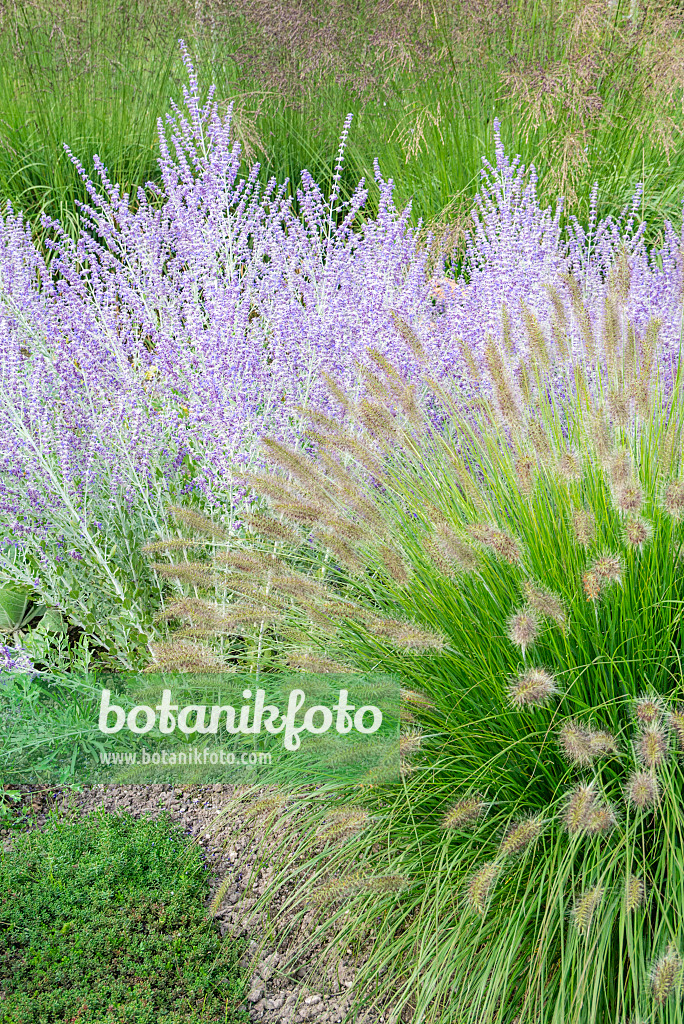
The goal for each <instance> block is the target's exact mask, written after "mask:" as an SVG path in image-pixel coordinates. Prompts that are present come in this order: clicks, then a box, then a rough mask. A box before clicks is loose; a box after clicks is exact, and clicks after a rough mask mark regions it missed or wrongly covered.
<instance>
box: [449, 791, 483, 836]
mask: <svg viewBox="0 0 684 1024" xmlns="http://www.w3.org/2000/svg"><path fill="white" fill-rule="evenodd" d="M486 810H487V804H486V803H485V801H484V800H483V798H482V797H481V796H480V795H479V794H475V795H474V796H468V797H465V799H463V800H458V801H457V802H456V803H455V804H454V805H453V807H451V808H450V809H449V810H448V811H447V812H446V814H445V815H444V817H443V818H442V827H443V828H463V827H464V826H465V825H474V824H475V822H476V821H477V820H478V819H479V818H481V817H482V816H483V814H484V813H485V811H486Z"/></svg>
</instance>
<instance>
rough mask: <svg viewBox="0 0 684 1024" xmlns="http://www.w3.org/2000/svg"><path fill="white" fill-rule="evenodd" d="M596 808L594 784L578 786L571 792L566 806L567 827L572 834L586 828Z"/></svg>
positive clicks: (565, 818)
mask: <svg viewBox="0 0 684 1024" xmlns="http://www.w3.org/2000/svg"><path fill="white" fill-rule="evenodd" d="M595 809H596V792H595V790H594V788H593V787H592V786H586V785H581V786H577V787H576V788H575V789H573V790H572V792H571V793H570V794H569V796H568V799H567V806H566V808H565V814H564V821H565V827H566V828H567V830H568V832H570V834H571V835H575V834H576V833H577V832H582V831H584V830H585V829H586V827H587V824H588V823H589V822H590V820H591V815H592V813H593V812H594V810H595Z"/></svg>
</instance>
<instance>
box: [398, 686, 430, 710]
mask: <svg viewBox="0 0 684 1024" xmlns="http://www.w3.org/2000/svg"><path fill="white" fill-rule="evenodd" d="M400 696H401V699H402V701H403V702H404V704H409V705H411V706H412V707H414V708H418V709H419V710H422V709H425V710H427V709H432V708H434V706H435V705H434V704H433V703H432V701H431V700H430V698H429V697H426V696H425V694H424V693H418V692H417V691H416V690H404V689H403V688H402V689H401V691H400Z"/></svg>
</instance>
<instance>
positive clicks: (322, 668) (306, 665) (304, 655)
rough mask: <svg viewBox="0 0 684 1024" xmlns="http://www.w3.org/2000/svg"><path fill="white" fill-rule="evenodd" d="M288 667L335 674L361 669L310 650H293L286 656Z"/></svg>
mask: <svg viewBox="0 0 684 1024" xmlns="http://www.w3.org/2000/svg"><path fill="white" fill-rule="evenodd" d="M286 661H287V665H288V668H292V669H294V670H295V671H297V670H299V671H302V672H318V673H320V674H321V675H335V674H337V673H344V674H345V675H348V674H349V673H355V672H358V671H359V670H358V669H356V668H354V666H353V665H342V664H341V663H340V662H337V661H331V660H330V659H329V658H318V657H317V656H316V655H315V654H312V653H310V652H309V651H300V652H292V653H291V654H289V655H288V656H287V658H286Z"/></svg>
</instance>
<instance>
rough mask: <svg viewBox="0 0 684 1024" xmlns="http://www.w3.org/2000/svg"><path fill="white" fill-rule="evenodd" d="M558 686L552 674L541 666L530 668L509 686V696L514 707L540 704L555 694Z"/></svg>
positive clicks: (545, 702) (546, 701)
mask: <svg viewBox="0 0 684 1024" xmlns="http://www.w3.org/2000/svg"><path fill="white" fill-rule="evenodd" d="M558 692H559V691H558V687H557V686H556V682H555V680H554V678H553V676H552V675H550V674H549V673H548V672H546V671H545V670H544V669H543V668H530V669H528V670H527V672H524V673H523V675H521V676H519V677H518V678H517V679H516V680H515V681H514V682H512V683H511V684H510V686H509V690H508V693H509V697H510V700H511V703H512V704H513V706H514V707H519V708H522V707H527V706H528V705H532V706H542V705H544V704H547V703H548V702H549V700H550V699H551V697H553V696H555V694H557V693H558Z"/></svg>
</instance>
